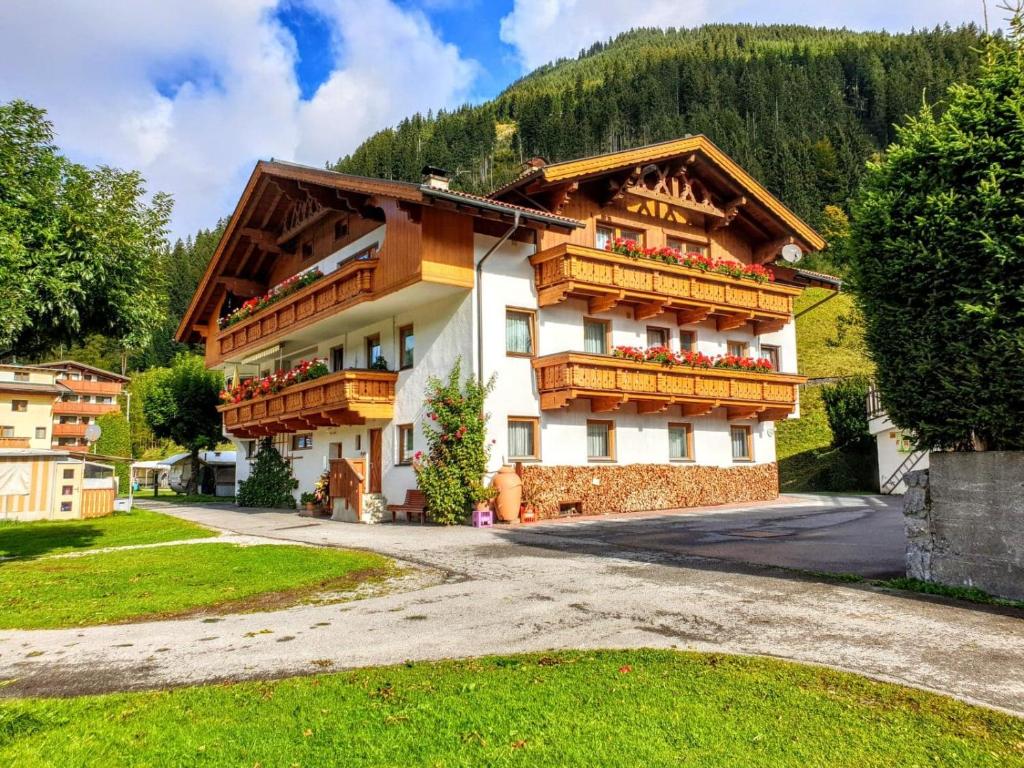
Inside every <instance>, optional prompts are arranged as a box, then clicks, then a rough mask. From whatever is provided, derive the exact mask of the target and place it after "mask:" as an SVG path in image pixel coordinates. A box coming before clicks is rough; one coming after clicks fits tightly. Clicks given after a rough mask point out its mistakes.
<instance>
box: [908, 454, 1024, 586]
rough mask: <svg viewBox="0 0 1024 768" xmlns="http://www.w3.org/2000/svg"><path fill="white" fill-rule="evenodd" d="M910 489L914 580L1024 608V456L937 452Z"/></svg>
mask: <svg viewBox="0 0 1024 768" xmlns="http://www.w3.org/2000/svg"><path fill="white" fill-rule="evenodd" d="M906 482H907V493H906V494H905V495H904V497H903V514H904V520H905V522H906V528H907V575H908V576H910V577H911V578H916V579H922V580H923V581H933V582H936V583H939V584H947V585H950V586H965V587H977V588H979V589H982V590H984V591H986V592H988V593H990V594H993V595H999V596H1001V597H1008V598H1012V599H1015V600H1024V452H1017V451H1013V452H1011V451H989V452H981V453H941V452H934V453H932V455H931V466H930V468H929V469H926V470H920V471H917V472H910V473H908V474H907V477H906Z"/></svg>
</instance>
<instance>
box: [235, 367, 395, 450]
mask: <svg viewBox="0 0 1024 768" xmlns="http://www.w3.org/2000/svg"><path fill="white" fill-rule="evenodd" d="M397 380H398V374H397V373H394V372H390V371H367V370H345V371H337V372H335V373H330V374H327V375H326V376H321V377H319V378H317V379H314V380H312V381H306V382H303V383H302V384H294V385H292V386H289V387H286V388H285V389H282V390H281V391H280V392H277V393H276V394H267V395H260V396H257V397H254V398H252V399H250V400H242V401H241V402H238V403H228V404H226V405H222V406H220V411H221V413H222V414H223V415H224V428H225V429H226V430H227V431H228V432H230V433H231V434H232V435H234V436H235V437H241V438H255V437H265V436H268V435H276V434H283V433H288V432H299V431H305V430H311V429H316V428H318V427H331V426H343V425H346V424H363V423H365V422H366V421H368V420H371V419H384V420H390V419H391V418H392V416H393V414H394V406H395V382H396V381H397Z"/></svg>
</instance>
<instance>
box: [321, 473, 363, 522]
mask: <svg viewBox="0 0 1024 768" xmlns="http://www.w3.org/2000/svg"><path fill="white" fill-rule="evenodd" d="M365 476H366V460H365V459H331V470H330V486H329V493H330V496H331V502H332V504H331V506H332V508H333V506H334V504H333V502H334V499H344V500H345V504H347V505H348V508H349V509H351V510H353V511H354V512H355V515H356V520H361V519H362V517H363V490H364V488H365V485H364V478H365Z"/></svg>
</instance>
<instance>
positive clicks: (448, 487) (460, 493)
mask: <svg viewBox="0 0 1024 768" xmlns="http://www.w3.org/2000/svg"><path fill="white" fill-rule="evenodd" d="M493 387H494V378H493V377H492V378H491V380H490V381H489V382H487V384H481V383H480V382H478V381H477V380H476V379H475V378H474V377H472V376H470V377H469V378H468V379H467V380H466V381H465V382H464V383H463V381H462V361H461V360H457V361H456V362H455V365H454V366H453V367H452V370H451V372H450V373H449V374H448V377H447V378H446V379H437V378H434V377H431V378H430V381H429V382H428V384H427V398H426V402H425V403H424V404H425V406H426V410H427V418H429V419H430V423H429V424H426V425H424V428H423V435H424V437H426V440H427V451H426V453H425V454H424V453H423V452H422V451H417V452H416V454H415V455H414V456H413V469H414V470H415V472H416V485H417V486H419V489H420V490H421V491H423V494H424V496H426V498H427V509H428V510H429V512H430V518H431V520H433V521H434V522H437V523H442V524H444V525H454V524H456V523H460V522H462V521H463V520H465V519H466V517H467V515H468V514H469V512H470V510H471V509H472V507H473V503H474V502H475V501H477V500H478V499H479V498H480V497H481V481H482V479H483V475H484V472H485V471H487V459H488V458H489V457H490V445H489V444H488V443H487V442H486V437H487V414H486V413H484V401H485V400H486V399H487V394H488V393H489V392H490V391H491V389H492V388H493Z"/></svg>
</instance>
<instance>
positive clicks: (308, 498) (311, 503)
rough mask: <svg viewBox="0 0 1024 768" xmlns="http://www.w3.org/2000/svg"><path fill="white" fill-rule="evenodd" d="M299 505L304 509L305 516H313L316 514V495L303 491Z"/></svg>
mask: <svg viewBox="0 0 1024 768" xmlns="http://www.w3.org/2000/svg"><path fill="white" fill-rule="evenodd" d="M299 503H300V504H302V505H303V506H304V507H305V508H306V513H307V514H310V515H312V514H314V513H315V512H316V495H315V494H312V493H310V492H309V491H304V492H303V493H302V495H301V496H300V497H299Z"/></svg>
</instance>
